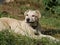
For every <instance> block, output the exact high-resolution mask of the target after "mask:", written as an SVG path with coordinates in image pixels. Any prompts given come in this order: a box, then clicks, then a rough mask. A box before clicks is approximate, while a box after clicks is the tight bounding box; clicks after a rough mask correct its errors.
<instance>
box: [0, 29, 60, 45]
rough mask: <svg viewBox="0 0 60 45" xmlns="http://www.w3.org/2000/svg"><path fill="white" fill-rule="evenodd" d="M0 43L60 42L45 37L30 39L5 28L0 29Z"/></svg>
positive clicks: (36, 44)
mask: <svg viewBox="0 0 60 45" xmlns="http://www.w3.org/2000/svg"><path fill="white" fill-rule="evenodd" d="M0 45H60V42H56V43H55V41H51V40H49V39H47V38H42V39H32V38H29V37H27V36H22V35H18V34H15V33H13V32H9V31H8V30H5V31H0Z"/></svg>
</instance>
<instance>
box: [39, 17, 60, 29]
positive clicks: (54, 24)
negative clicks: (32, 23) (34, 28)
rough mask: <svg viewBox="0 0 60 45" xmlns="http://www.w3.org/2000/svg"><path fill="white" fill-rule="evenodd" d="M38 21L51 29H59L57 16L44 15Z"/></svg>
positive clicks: (59, 20)
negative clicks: (47, 16)
mask: <svg viewBox="0 0 60 45" xmlns="http://www.w3.org/2000/svg"><path fill="white" fill-rule="evenodd" d="M40 23H41V25H42V26H43V27H46V28H51V29H60V19H57V18H53V17H50V18H46V17H44V18H43V17H42V18H41V19H40Z"/></svg>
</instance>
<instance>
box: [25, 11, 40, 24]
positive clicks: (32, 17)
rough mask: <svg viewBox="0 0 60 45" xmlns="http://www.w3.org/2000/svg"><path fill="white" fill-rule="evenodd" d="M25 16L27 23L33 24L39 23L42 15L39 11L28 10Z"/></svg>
mask: <svg viewBox="0 0 60 45" xmlns="http://www.w3.org/2000/svg"><path fill="white" fill-rule="evenodd" d="M24 15H25V22H27V23H32V22H35V21H37V20H38V19H39V18H41V14H40V12H39V11H38V10H27V11H25V13H24Z"/></svg>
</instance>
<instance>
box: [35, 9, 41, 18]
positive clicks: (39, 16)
mask: <svg viewBox="0 0 60 45" xmlns="http://www.w3.org/2000/svg"><path fill="white" fill-rule="evenodd" d="M36 13H37V17H38V18H41V13H40V12H39V11H38V10H36Z"/></svg>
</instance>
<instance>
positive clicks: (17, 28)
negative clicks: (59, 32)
mask: <svg viewBox="0 0 60 45" xmlns="http://www.w3.org/2000/svg"><path fill="white" fill-rule="evenodd" d="M24 15H25V20H23V21H20V20H16V19H13V18H0V31H2V30H6V29H8V30H9V31H10V30H11V31H14V32H15V33H17V34H22V35H26V36H29V37H32V38H39V39H40V38H42V37H47V38H50V39H52V40H56V39H55V38H54V37H52V36H48V35H43V34H41V32H40V26H39V23H38V20H39V18H41V14H40V12H39V11H38V10H27V11H25V13H24Z"/></svg>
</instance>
